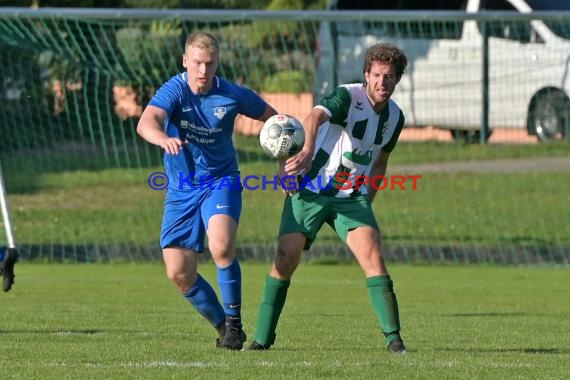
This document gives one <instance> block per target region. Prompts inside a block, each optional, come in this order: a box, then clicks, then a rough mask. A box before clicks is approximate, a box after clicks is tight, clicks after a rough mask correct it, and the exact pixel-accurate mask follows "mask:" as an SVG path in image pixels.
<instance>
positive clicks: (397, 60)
mask: <svg viewBox="0 0 570 380" xmlns="http://www.w3.org/2000/svg"><path fill="white" fill-rule="evenodd" d="M374 62H380V63H388V64H393V65H394V67H395V68H396V76H397V77H398V78H401V77H402V74H404V71H405V70H406V66H408V58H406V55H405V54H404V52H403V51H402V50H401V49H399V48H398V47H397V46H396V45H393V44H390V43H387V42H380V43H377V44H375V45H372V46H370V47H369V48H368V50H366V55H365V57H364V72H365V73H369V72H370V69H371V68H372V64H373V63H374Z"/></svg>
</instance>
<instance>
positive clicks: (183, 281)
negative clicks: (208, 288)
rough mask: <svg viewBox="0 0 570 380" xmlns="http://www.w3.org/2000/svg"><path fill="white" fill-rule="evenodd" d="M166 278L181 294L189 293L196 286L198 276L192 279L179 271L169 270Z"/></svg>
mask: <svg viewBox="0 0 570 380" xmlns="http://www.w3.org/2000/svg"><path fill="white" fill-rule="evenodd" d="M166 276H167V277H168V279H169V280H170V281H172V282H173V283H174V285H176V287H177V288H178V289H179V290H180V291H181V292H186V291H188V290H189V289H190V288H191V287H192V286H193V285H194V282H196V276H194V278H191V277H190V276H188V275H187V274H186V273H184V272H182V271H179V270H167V271H166Z"/></svg>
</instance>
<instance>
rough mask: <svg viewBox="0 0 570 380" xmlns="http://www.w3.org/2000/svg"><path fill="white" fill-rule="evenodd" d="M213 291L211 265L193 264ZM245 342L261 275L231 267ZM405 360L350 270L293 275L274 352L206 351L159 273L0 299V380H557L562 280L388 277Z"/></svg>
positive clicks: (70, 269)
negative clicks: (239, 281) (390, 346)
mask: <svg viewBox="0 0 570 380" xmlns="http://www.w3.org/2000/svg"><path fill="white" fill-rule="evenodd" d="M200 269H201V272H202V273H203V275H204V276H205V277H206V278H207V279H209V280H210V281H213V280H214V278H215V274H214V270H213V268H212V264H211V263H210V262H207V263H203V264H201V268H200ZM242 269H243V278H244V284H243V294H244V302H243V304H244V309H243V317H244V322H245V329H246V332H247V333H248V334H249V335H250V338H251V337H252V336H253V334H254V330H255V318H256V315H257V307H258V305H259V300H260V298H261V291H262V285H263V278H264V276H265V273H266V272H267V270H268V266H267V265H260V264H254V263H250V262H246V263H242ZM390 269H391V274H392V277H393V279H394V281H395V289H396V292H397V294H398V299H399V303H400V312H401V313H400V314H401V319H402V326H403V330H402V333H403V336H404V338H405V339H406V342H407V344H408V348H409V353H408V354H407V355H404V356H402V355H390V354H388V353H386V352H385V351H384V349H383V345H382V339H381V337H380V333H379V329H378V324H377V321H376V319H375V317H374V314H373V312H372V308H371V305H370V302H369V299H368V294H367V291H366V288H365V285H364V278H363V275H362V273H361V270H360V269H359V268H358V267H357V266H356V265H336V266H323V265H310V264H302V265H301V266H300V267H299V269H298V272H297V273H296V274H295V277H294V278H293V283H292V285H291V288H290V291H289V297H288V300H287V303H286V305H285V308H284V312H283V317H282V319H281V321H280V324H279V326H278V336H277V341H276V344H275V346H274V347H273V348H272V350H270V351H268V352H247V351H246V352H225V351H219V350H217V349H215V348H214V338H215V332H214V330H213V329H212V328H211V327H209V325H207V323H206V322H205V321H203V320H202V319H201V318H200V317H199V316H198V315H197V313H195V312H194V310H193V309H192V308H191V306H190V305H189V304H188V303H187V302H186V301H185V300H184V299H182V298H181V297H180V296H179V295H178V293H177V291H176V290H175V288H174V286H173V285H172V284H170V283H169V282H168V280H167V279H166V277H165V275H164V268H163V266H162V265H158V264H113V265H104V264H89V265H77V264H73V265H72V264H65V265H59V264H31V263H28V262H22V263H19V264H18V265H17V267H16V274H17V282H16V284H15V285H14V288H13V290H12V291H11V292H10V293H6V294H2V295H0V297H1V298H2V300H1V302H2V308H1V319H0V320H1V322H0V337H1V339H2V344H1V345H0V378H2V379H11V378H23V379H29V378H41V379H46V380H47V379H65V378H76V379H79V378H80V379H102V378H109V379H111V378H112V379H118V378H140V379H147V378H148V379H157V378H159V379H162V378H192V379H202V378H203V379H219V378H232V379H234V378H235V379H256V378H260V379H261V378H271V379H289V378H302V379H313V378H326V379H331V378H343V379H372V378H386V379H410V378H419V379H498V378H500V379H521V378H525V379H560V378H564V377H565V376H566V375H565V373H567V366H568V354H570V336H569V335H568V334H567V331H569V330H570V320H569V319H568V318H567V316H568V315H569V314H570V304H569V303H568V302H567V291H566V288H567V279H568V270H567V269H539V268H520V267H510V268H502V267H486V266H410V265H392V266H391V268H390Z"/></svg>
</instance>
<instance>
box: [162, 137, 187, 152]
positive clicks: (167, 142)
mask: <svg viewBox="0 0 570 380" xmlns="http://www.w3.org/2000/svg"><path fill="white" fill-rule="evenodd" d="M187 144H188V141H182V140H180V139H179V138H178V137H168V138H165V139H164V140H163V141H162V142H161V143H160V147H161V148H162V149H164V151H165V152H166V153H168V154H174V155H176V154H178V153H180V151H181V150H182V147H183V146H184V145H187Z"/></svg>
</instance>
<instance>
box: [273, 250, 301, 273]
mask: <svg viewBox="0 0 570 380" xmlns="http://www.w3.org/2000/svg"><path fill="white" fill-rule="evenodd" d="M298 265H299V258H298V257H297V255H295V254H293V253H291V252H288V251H286V250H284V249H278V250H277V256H276V257H275V262H274V263H273V271H272V274H274V275H275V277H278V278H281V279H289V278H291V276H292V275H293V272H295V269H297V266H298Z"/></svg>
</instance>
